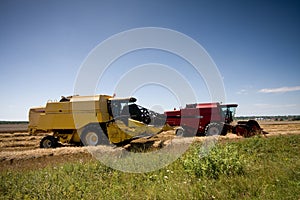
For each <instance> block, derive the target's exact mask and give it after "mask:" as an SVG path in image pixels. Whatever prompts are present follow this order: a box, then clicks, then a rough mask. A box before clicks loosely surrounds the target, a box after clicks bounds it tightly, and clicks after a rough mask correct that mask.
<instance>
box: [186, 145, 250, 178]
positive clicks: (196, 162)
mask: <svg viewBox="0 0 300 200" xmlns="http://www.w3.org/2000/svg"><path fill="white" fill-rule="evenodd" d="M181 162H182V164H183V167H184V170H185V171H186V172H187V173H189V174H191V175H194V176H196V177H198V178H201V177H207V178H213V179H218V178H219V177H220V176H221V175H226V176H233V175H242V174H244V173H245V165H246V161H245V159H244V157H243V156H242V155H241V154H240V153H239V151H238V149H237V148H236V146H233V145H230V144H227V145H216V146H214V147H213V148H211V149H210V150H207V149H204V148H202V146H201V145H199V144H198V145H194V146H193V147H192V148H191V152H190V153H188V154H186V155H185V156H184V157H183V158H182V159H181Z"/></svg>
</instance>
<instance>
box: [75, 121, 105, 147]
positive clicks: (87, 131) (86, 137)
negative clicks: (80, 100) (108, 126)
mask: <svg viewBox="0 0 300 200" xmlns="http://www.w3.org/2000/svg"><path fill="white" fill-rule="evenodd" d="M80 139H81V142H82V143H83V145H85V146H97V145H101V144H103V145H108V144H109V140H108V138H107V136H106V135H105V134H104V132H103V130H102V128H101V127H100V125H99V124H92V125H88V126H86V127H85V128H84V129H83V131H82V133H81V135H80Z"/></svg>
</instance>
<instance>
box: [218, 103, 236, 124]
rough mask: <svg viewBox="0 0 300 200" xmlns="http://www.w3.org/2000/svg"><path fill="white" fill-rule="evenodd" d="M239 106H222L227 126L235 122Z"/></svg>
mask: <svg viewBox="0 0 300 200" xmlns="http://www.w3.org/2000/svg"><path fill="white" fill-rule="evenodd" d="M237 106H238V105H237V104H224V105H220V108H221V112H222V113H221V114H222V116H223V117H224V122H225V124H230V123H231V122H233V120H234V116H235V112H236V108H237Z"/></svg>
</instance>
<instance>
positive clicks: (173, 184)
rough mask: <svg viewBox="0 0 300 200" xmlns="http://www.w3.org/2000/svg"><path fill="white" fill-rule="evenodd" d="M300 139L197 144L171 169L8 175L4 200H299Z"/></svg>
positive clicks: (88, 166) (78, 167)
mask: <svg viewBox="0 0 300 200" xmlns="http://www.w3.org/2000/svg"><path fill="white" fill-rule="evenodd" d="M299 152H300V136H299V135H291V136H278V137H271V138H261V137H254V138H249V139H245V140H243V141H240V142H227V143H222V144H218V145H216V146H215V147H214V148H213V149H211V150H210V152H209V153H208V154H207V152H203V150H202V148H201V144H194V145H192V146H191V148H190V149H189V151H188V152H186V153H185V154H184V155H183V156H182V157H181V158H180V159H178V160H177V161H175V162H174V163H172V164H171V165H169V166H166V167H165V168H163V169H160V170H158V171H155V172H150V173H137V174H132V173H123V172H120V171H116V170H113V169H111V168H109V167H106V166H104V165H102V164H100V163H99V162H96V161H92V162H87V163H80V162H78V163H75V164H64V165H62V166H56V167H52V168H47V169H43V170H37V171H24V172H16V171H6V172H2V173H1V177H0V197H1V198H2V199H66V198H68V199H124V198H126V199H299V198H300V190H299V188H300V159H299Z"/></svg>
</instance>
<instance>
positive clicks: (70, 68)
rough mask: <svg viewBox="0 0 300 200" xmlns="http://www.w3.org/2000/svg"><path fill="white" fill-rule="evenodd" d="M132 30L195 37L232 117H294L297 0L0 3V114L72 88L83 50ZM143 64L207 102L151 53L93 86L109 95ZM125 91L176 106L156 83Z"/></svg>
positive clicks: (168, 58) (166, 59)
mask: <svg viewBox="0 0 300 200" xmlns="http://www.w3.org/2000/svg"><path fill="white" fill-rule="evenodd" d="M140 27H163V28H168V29H172V30H176V31H179V32H181V33H183V34H186V35H187V36H189V37H191V38H193V39H194V40H195V41H197V42H198V43H199V44H201V45H202V46H203V47H204V48H205V49H206V51H207V52H208V53H209V55H210V56H211V58H212V59H213V60H214V62H215V63H216V65H217V67H218V69H219V71H220V73H221V76H222V78H223V81H224V87H225V90H226V102H227V103H238V104H239V107H238V110H237V114H238V115H240V116H244V115H295V114H300V101H299V100H300V79H299V75H300V73H299V72H300V66H299V63H300V45H299V44H300V37H299V35H300V3H299V2H298V1H250V0H249V1H246V0H245V1H231V0H230V1H214V0H213V1H208V0H207V1H158V0H157V1H155V0H153V1H146V0H144V1H143V0H140V1H108V0H107V1H102V0H100V1H83V0H82V1H75V0H74V1H71V0H70V1H69V0H63V1H58V0H57V1H56V0H52V1H32V0H27V1H21V0H20V1H18V0H1V1H0V72H1V73H0V80H1V85H0V90H1V98H0V109H1V112H0V120H27V115H28V110H29V108H30V107H33V106H41V105H45V103H46V102H47V101H48V100H49V99H52V100H53V99H59V98H60V96H62V95H66V96H67V95H71V94H73V91H74V82H75V80H76V77H77V74H78V71H79V69H80V66H81V64H82V63H83V61H84V60H85V58H86V57H87V56H88V54H89V52H90V51H91V50H92V49H93V48H95V47H96V46H97V45H98V44H99V43H101V42H102V41H104V40H105V39H107V38H109V37H110V36H112V35H114V34H117V33H119V32H122V31H126V30H129V29H132V28H140ZM149 62H156V63H163V64H167V65H169V66H171V67H174V68H175V69H177V70H179V71H180V70H181V71H182V72H183V73H185V77H186V78H187V79H188V80H190V81H191V82H192V84H193V85H194V86H195V85H197V86H198V87H196V89H195V90H196V95H197V101H204V102H207V101H209V100H210V98H209V93H208V91H207V89H206V87H205V83H204V81H203V80H202V79H201V77H198V79H197V77H194V76H193V72H191V71H190V70H189V68H188V66H187V65H188V64H187V63H185V62H184V61H183V60H182V59H179V58H177V57H176V56H174V55H169V54H167V53H158V52H155V51H142V52H137V53H136V54H134V55H128V56H127V58H124V59H123V58H121V59H119V60H118V62H116V63H115V69H114V70H113V69H112V70H111V73H110V74H108V75H107V77H104V79H103V80H107V81H104V83H102V82H101V81H100V83H99V84H101V85H99V86H98V90H97V91H96V92H97V93H108V94H112V93H113V92H114V84H115V82H114V81H115V80H117V79H118V76H121V75H122V73H121V72H124V70H125V69H129V68H130V66H136V65H140V64H143V63H149ZM126 67H127V68H126ZM125 71H126V70H125ZM134 95H136V96H137V97H138V98H140V99H139V102H138V103H140V104H141V105H144V106H147V107H155V106H156V107H157V105H159V106H158V107H160V109H162V110H164V109H171V108H173V107H177V106H180V105H178V102H176V101H175V100H174V99H172V95H171V94H170V92H169V91H167V90H166V89H165V88H159V87H153V86H148V87H144V88H142V89H139V90H138V91H136V92H135V93H134ZM168 98H171V100H168ZM191 103H192V102H191Z"/></svg>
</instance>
